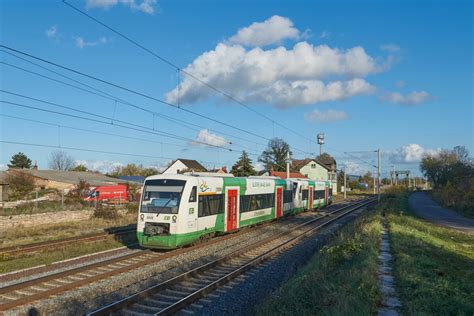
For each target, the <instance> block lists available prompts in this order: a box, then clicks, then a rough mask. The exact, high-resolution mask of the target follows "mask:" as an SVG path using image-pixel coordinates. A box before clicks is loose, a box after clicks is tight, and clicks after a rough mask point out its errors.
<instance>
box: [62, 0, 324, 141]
mask: <svg viewBox="0 0 474 316" xmlns="http://www.w3.org/2000/svg"><path fill="white" fill-rule="evenodd" d="M63 3H64V4H66V5H68V6H69V7H71V8H72V9H74V10H76V11H77V12H79V13H80V14H82V15H84V16H86V17H87V18H89V19H91V20H92V21H94V22H96V23H98V24H99V25H101V26H103V27H105V28H106V29H108V30H109V31H111V32H113V33H115V34H117V35H118V36H120V37H122V38H124V39H125V40H127V41H129V42H130V43H132V44H133V45H135V46H137V47H139V48H141V49H143V50H144V51H146V52H147V53H149V54H151V55H152V56H154V57H156V58H158V59H159V60H161V61H162V62H164V63H166V64H168V65H169V66H171V67H172V68H174V69H176V70H177V71H179V72H181V73H183V74H185V75H186V76H189V77H190V78H192V79H194V80H196V81H197V82H199V83H201V84H202V85H204V86H206V87H208V88H209V89H211V90H213V91H215V92H217V93H219V94H221V95H223V96H225V97H226V98H228V99H229V100H232V101H234V102H235V103H237V104H239V105H241V106H243V107H244V108H246V109H247V110H249V111H251V112H253V113H255V114H257V115H259V116H261V117H263V118H265V119H266V120H268V121H270V122H271V123H273V124H276V125H278V126H280V127H282V128H283V129H285V130H287V131H289V132H292V133H293V134H295V135H297V136H299V137H302V138H304V139H307V140H309V141H312V142H314V143H316V142H315V141H314V140H312V139H311V138H308V137H307V136H305V135H303V134H301V133H299V132H297V131H295V130H293V129H291V128H289V127H288V126H286V125H284V124H281V123H279V122H277V121H275V120H273V119H272V118H270V117H269V116H267V115H265V114H263V113H261V112H259V111H257V110H255V109H253V108H251V107H250V106H248V105H247V104H245V103H244V102H242V101H241V100H239V99H237V98H236V97H234V96H232V95H230V94H229V93H227V92H225V91H223V90H221V89H219V88H217V87H215V86H213V85H211V84H209V83H208V82H206V81H204V80H202V79H200V78H198V77H197V76H195V75H193V74H192V73H190V72H188V71H186V70H185V69H183V68H181V67H179V66H178V65H176V64H175V63H173V62H171V61H170V60H169V59H167V58H164V57H163V56H160V55H159V54H157V53H155V52H154V51H152V50H151V49H149V48H147V47H145V46H144V45H142V44H140V43H138V42H137V41H135V40H133V39H132V38H130V37H129V36H127V35H125V34H123V33H122V32H119V31H117V30H116V29H114V28H112V27H111V26H109V25H107V24H105V23H103V22H102V21H100V20H98V19H96V18H94V17H93V16H91V15H90V14H87V13H86V12H84V11H83V10H81V9H79V8H77V7H76V6H74V5H72V4H71V3H69V2H67V1H65V0H63Z"/></svg>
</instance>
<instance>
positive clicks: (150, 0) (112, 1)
mask: <svg viewBox="0 0 474 316" xmlns="http://www.w3.org/2000/svg"><path fill="white" fill-rule="evenodd" d="M156 2H157V1H156V0H142V1H141V2H139V3H137V1H136V0H87V2H86V8H87V9H93V8H101V9H106V10H107V9H110V8H112V7H114V6H116V5H117V4H122V5H124V6H127V7H129V8H130V9H132V10H133V11H141V12H144V13H147V14H153V13H155V10H156V8H155V7H156Z"/></svg>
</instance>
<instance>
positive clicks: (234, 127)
mask: <svg viewBox="0 0 474 316" xmlns="http://www.w3.org/2000/svg"><path fill="white" fill-rule="evenodd" d="M0 47H2V48H4V49H8V50H10V51H13V52H15V53H18V54H21V55H24V56H28V57H30V58H33V59H36V60H39V61H41V62H44V63H47V64H50V65H52V66H55V67H58V68H61V69H64V70H67V71H70V72H73V73H75V74H78V75H81V76H84V77H87V78H89V79H92V80H96V81H99V82H101V83H104V84H107V85H109V86H112V87H115V88H117V89H120V90H123V91H127V92H129V93H132V94H135V95H138V96H141V97H143V98H146V99H149V100H152V101H155V102H159V103H161V104H165V105H168V106H171V107H174V108H176V109H180V110H181V111H184V112H187V113H190V114H192V115H195V116H198V117H200V118H204V119H207V120H209V121H212V122H215V123H218V124H221V125H224V126H227V127H229V128H233V129H235V130H238V131H240V132H243V133H247V134H249V135H252V136H255V137H258V138H261V139H264V140H267V141H269V140H270V139H269V138H266V137H264V136H261V135H258V134H256V133H253V132H250V131H247V130H245V129H242V128H240V127H236V126H233V125H231V124H228V123H225V122H222V121H219V120H217V119H214V118H211V117H209V116H206V115H204V114H200V113H197V112H194V111H192V110H189V109H186V108H183V107H179V106H177V105H175V104H172V103H169V102H166V101H164V100H160V99H158V98H155V97H153V96H150V95H147V94H144V93H142V92H139V91H136V90H133V89H129V88H127V87H124V86H121V85H119V84H115V83H112V82H110V81H107V80H104V79H100V78H98V77H95V76H92V75H89V74H86V73H84V72H81V71H78V70H75V69H72V68H69V67H66V66H62V65H59V64H57V63H55V62H52V61H49V60H46V59H44V58H41V57H37V56H34V55H32V54H29V53H26V52H23V51H20V50H17V49H15V48H12V47H9V46H5V45H3V44H0Z"/></svg>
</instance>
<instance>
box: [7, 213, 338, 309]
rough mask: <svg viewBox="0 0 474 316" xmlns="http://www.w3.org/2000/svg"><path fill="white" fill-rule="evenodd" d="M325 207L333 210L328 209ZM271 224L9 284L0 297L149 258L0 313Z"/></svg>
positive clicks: (31, 297)
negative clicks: (162, 251) (162, 250)
mask: <svg viewBox="0 0 474 316" xmlns="http://www.w3.org/2000/svg"><path fill="white" fill-rule="evenodd" d="M328 207H333V206H332V205H329V206H328ZM293 218H294V217H293ZM272 223H274V221H270V222H265V223H262V224H259V225H256V226H253V227H248V228H245V229H242V230H239V231H238V232H236V233H233V234H227V235H224V236H220V237H218V238H213V239H211V240H209V241H207V242H204V243H200V244H197V245H193V246H190V247H185V248H180V249H176V250H173V251H170V252H167V253H154V252H152V251H150V250H144V251H142V252H138V253H132V254H128V255H124V256H120V257H116V258H111V259H107V260H104V261H100V262H96V263H92V264H88V265H85V266H81V267H77V268H73V269H69V270H65V271H62V272H57V273H52V274H49V275H45V276H42V277H39V278H35V279H31V280H27V281H24V282H19V283H15V284H12V285H9V286H5V287H1V288H0V297H1V296H5V295H8V294H9V293H12V292H13V291H18V290H22V292H25V289H27V288H28V287H32V286H36V285H41V284H44V283H46V282H48V281H49V282H54V281H55V280H61V279H64V278H67V277H70V276H74V275H77V274H80V273H87V272H88V271H93V270H94V269H100V268H104V267H106V266H109V265H113V264H115V263H120V262H124V261H126V260H136V259H141V257H147V256H148V258H145V259H143V260H140V261H139V262H135V263H132V264H129V265H126V266H122V267H120V268H114V269H113V270H112V271H108V272H102V273H100V274H95V275H92V276H90V277H85V278H84V275H82V276H81V277H82V278H84V279H82V280H77V281H74V282H71V283H67V284H62V285H60V286H57V287H54V288H51V289H46V290H44V291H41V292H38V293H34V294H31V295H26V296H23V297H20V298H18V299H12V300H9V301H8V302H5V303H3V302H0V311H5V310H9V309H12V308H14V307H17V306H21V305H25V304H28V303H31V302H33V301H36V300H39V299H44V298H46V297H49V296H51V295H56V294H59V293H63V292H66V291H68V290H71V289H73V288H76V287H79V286H83V285H87V284H90V283H93V282H96V281H99V280H102V279H105V278H109V277H112V276H114V275H117V274H121V273H125V272H128V271H131V270H135V269H138V268H141V267H143V266H146V265H149V264H152V263H155V262H156V260H157V259H158V260H163V259H168V258H171V257H174V256H177V255H180V254H183V253H185V252H189V251H192V250H196V249H199V248H202V247H205V246H207V245H211V244H214V243H218V242H221V241H223V240H227V239H231V238H235V237H237V236H240V235H242V234H245V233H248V232H251V231H253V230H256V229H260V228H261V227H262V226H266V225H269V224H272Z"/></svg>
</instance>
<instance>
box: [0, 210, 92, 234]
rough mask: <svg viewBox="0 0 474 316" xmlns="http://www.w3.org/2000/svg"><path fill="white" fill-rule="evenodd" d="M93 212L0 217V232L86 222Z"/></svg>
mask: <svg viewBox="0 0 474 316" xmlns="http://www.w3.org/2000/svg"><path fill="white" fill-rule="evenodd" d="M92 213H93V210H82V211H60V212H50V213H40V214H25V215H11V216H0V231H1V230H5V229H9V228H15V227H19V226H21V227H32V226H37V225H44V224H56V223H61V222H71V221H81V220H87V219H89V218H90V217H91V216H92Z"/></svg>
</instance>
